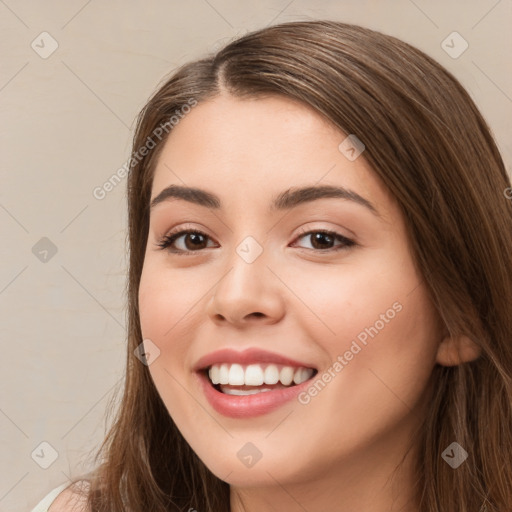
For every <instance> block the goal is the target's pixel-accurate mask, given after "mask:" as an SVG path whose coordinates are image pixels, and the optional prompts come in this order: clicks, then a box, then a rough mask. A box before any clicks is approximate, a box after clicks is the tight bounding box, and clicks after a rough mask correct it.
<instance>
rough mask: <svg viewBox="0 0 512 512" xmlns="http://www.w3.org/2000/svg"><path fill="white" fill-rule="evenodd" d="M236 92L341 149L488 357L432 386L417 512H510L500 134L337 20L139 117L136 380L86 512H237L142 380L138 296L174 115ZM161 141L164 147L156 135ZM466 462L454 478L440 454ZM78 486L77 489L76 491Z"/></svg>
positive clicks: (220, 58)
mask: <svg viewBox="0 0 512 512" xmlns="http://www.w3.org/2000/svg"><path fill="white" fill-rule="evenodd" d="M220 92H227V93H229V94H231V95H233V96H236V97H239V98H244V97H255V96H261V95H283V96H285V97H288V98H292V99H295V100H298V101H300V102H302V103H303V104H306V105H309V106H310V107H312V108H313V109H315V110H316V111H317V112H318V113H319V114H320V115H322V116H324V117H325V118H326V119H327V120H328V121H330V122H331V123H333V124H334V125H335V126H337V127H338V128H339V129H341V130H342V131H343V132H344V133H346V134H356V135H357V137H358V138H359V139H360V140H361V141H362V142H363V143H364V145H365V147H366V149H365V152H364V155H363V156H364V158H365V159H366V160H367V161H368V163H369V164H370V165H371V167H372V168H373V170H374V172H375V173H376V175H377V176H378V177H379V178H380V179H381V180H382V181H383V182H384V184H385V185H386V186H387V187H388V189H389V190H390V191H391V193H392V194H393V195H394V197H395V198H396V200H397V201H398V204H399V206H400V208H401V211H402V214H403V216H404V218H405V221H406V227H407V236H408V237H409V239H410V243H411V247H412V249H413V255H414V258H415V261H416V263H417V265H418V268H419V269H420V271H421V273H422V276H423V278H424V282H425V286H426V287H427V290H428V292H429V294H430V297H431V300H432V301H433V303H434V305H435V307H436V308H437V310H438V312H439V315H440V318H441V319H442V320H443V322H444V324H445V326H446V329H447V331H448V332H449V333H450V334H451V335H453V336H459V335H465V336H467V337H469V338H470V339H471V340H472V341H474V342H475V343H476V344H477V345H478V346H479V347H481V356H480V357H479V358H478V359H477V360H475V361H473V362H470V363H464V364H460V365H458V366H452V367H444V366H440V365H437V366H436V367H435V368H434V371H433V374H432V380H431V382H432V384H433V389H434V390H435V391H434V393H433V399H432V402H431V403H430V404H429V409H428V413H427V417H426V421H425V423H424V426H423V430H422V432H421V436H420V438H419V439H418V441H420V445H421V448H420V458H419V460H418V465H417V479H418V482H419V498H418V499H419V501H420V504H421V505H420V507H421V511H422V512H441V511H442V512H446V511H450V512H456V511H460V512H462V511H463V512H483V511H484V510H485V511H486V512H493V511H499V512H505V511H509V510H512V464H511V461H512V391H511V390H512V383H511V378H512V286H511V279H512V277H511V276H512V201H511V200H510V199H507V197H506V196H507V194H506V190H507V189H508V187H510V186H511V185H510V179H509V177H508V176H507V172H506V170H505V166H504V163H503V161H502V158H501V156H500V153H499V151H498V149H497V147H496V144H495V142H494V140H493V137H492V135H491V132H490V129H489V127H488V126H487V124H486V122H485V121H484V119H483V117H482V115H481V114H480V113H479V111H478V109H477V107H476V106H475V104H474V102H473V101H472V100H471V98H470V96H469V95H468V93H467V92H466V91H465V90H464V88H463V87H462V86H461V85H460V83H459V82H458V81H457V79H456V78H454V76H453V75H452V74H450V73H449V72H448V71H446V70H445V69H444V68H442V67H441V66H440V65H439V64H438V63H436V62H435V61H434V60H433V59H431V58H430V57H428V56H427V55H425V54H424V53H422V52H421V51H419V50H417V49H415V48H414V47H412V46H410V45H408V44H406V43H404V42H402V41H400V40H398V39H396V38H394V37H391V36H388V35H384V34H381V33H379V32H376V31H374V30H370V29H367V28H363V27H359V26H355V25H349V24H345V23H339V22H335V21H311V22H309V21H308V22H292V23H284V24H280V25H275V26H271V27H269V28H265V29H262V30H259V31H255V32H252V33H249V34H246V35H245V36H244V37H242V38H240V39H238V40H235V41H233V42H231V43H230V44H228V45H227V46H226V47H224V48H223V49H221V50H220V51H219V52H217V53H216V54H214V55H209V56H208V57H206V58H202V59H200V60H197V61H195V62H191V63H188V64H186V65H184V66H182V67H180V68H179V69H178V70H177V71H175V72H174V73H173V74H172V76H171V77H170V78H169V79H168V80H167V81H166V82H165V83H164V84H163V85H162V86H161V87H160V88H159V89H158V91H157V92H156V93H155V94H154V95H153V96H152V97H151V99H150V100H149V101H148V103H147V104H146V106H145V107H144V108H143V110H142V112H141V113H140V115H139V118H138V122H137V128H136V132H135V135H134V140H133V151H134V153H132V154H135V152H137V151H138V150H139V148H141V147H143V146H144V145H147V141H148V137H153V139H154V140H155V141H156V145H155V147H153V148H152V149H151V150H150V151H149V152H148V153H147V154H146V155H145V156H144V157H142V158H140V154H138V155H137V159H132V164H133V165H132V166H131V170H130V172H129V176H128V212H129V254H130V263H129V264H130V267H129V281H128V301H129V303H128V325H129V330H128V340H127V359H126V379H125V383H124V392H123V396H122V400H121V401H120V404H119V406H118V409H117V413H116V416H115V421H114V422H113V424H112V426H111V428H110V430H109V432H108V435H107V436H106V438H105V440H104V442H103V444H102V446H101V448H100V450H99V451H98V453H97V456H96V459H95V460H96V461H97V462H98V461H100V460H101V464H100V465H99V466H98V468H97V469H96V470H95V471H94V472H93V473H91V474H90V475H89V476H90V481H91V492H90V493H89V498H88V499H89V505H90V507H91V510H92V511H94V512H96V511H108V512H121V511H126V510H133V511H135V512H138V511H141V510H151V511H152V512H160V511H162V512H163V511H178V510H189V508H195V509H196V510H198V511H201V512H207V511H208V512H228V511H229V509H230V505H229V486H228V484H227V483H225V482H223V481H221V480H220V479H218V478H217V477H215V476H214V475H213V474H212V473H211V472H210V471H209V470H208V469H207V468H206V467H205V465H204V464H203V463H202V462H201V460H200V459H199V458H198V457H197V455H196V454H195V453H194V452H193V451H192V449H191V448H190V446H189V445H188V444H187V442H186V441H185V440H184V439H183V437H182V436H181V434H180V432H179V431H178V429H177V427H176V426H175V424H174V422H173V420H172V418H171V417H170V416H169V414H168V412H167V409H166V408H165V406H164V404H163V402H162V400H161V398H160V396H159V394H158V391H157V389H156V388H155V386H154V384H153V381H152V379H151V378H150V375H149V372H148V368H147V366H145V365H144V364H141V363H140V361H139V360H138V359H137V358H136V357H135V356H134V350H135V349H136V348H137V346H138V345H139V344H140V343H141V342H142V335H141V329H140V323H139V310H138V288H139V281H140V277H141V272H142V267H143V263H144V253H145V246H146V242H147V235H148V226H149V208H148V207H149V200H150V194H151V184H152V176H153V172H154V169H155V163H156V161H157V159H158V155H159V154H160V151H161V149H162V147H163V145H164V142H165V140H166V137H167V136H168V133H172V127H171V128H170V129H168V128H169V127H170V125H169V119H170V118H171V116H175V115H176V113H177V112H178V118H180V116H183V115H186V113H184V112H186V109H184V105H187V104H189V105H190V101H191V100H192V101H196V102H197V103H201V102H202V101H204V100H206V99H208V98H212V97H214V96H216V95H218V94H219V93H220ZM162 126H164V127H166V128H167V129H165V130H164V132H165V133H164V136H161V138H160V139H158V138H157V137H154V135H155V133H158V132H155V130H158V128H159V127H162ZM454 441H456V442H457V443H459V444H460V445H461V446H462V447H463V448H464V449H465V450H466V451H467V452H468V454H469V457H468V459H467V460H466V462H465V463H463V464H462V465H461V466H460V467H458V468H457V469H456V470H455V469H452V468H451V467H450V466H449V465H448V464H447V463H446V462H445V461H444V460H442V457H441V454H442V452H443V451H444V450H445V449H446V448H447V447H448V446H449V445H450V444H451V443H452V442H454ZM77 480H78V479H77Z"/></svg>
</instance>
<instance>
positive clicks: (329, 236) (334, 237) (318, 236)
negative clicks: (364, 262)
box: [298, 230, 355, 251]
mask: <svg viewBox="0 0 512 512" xmlns="http://www.w3.org/2000/svg"><path fill="white" fill-rule="evenodd" d="M301 238H305V239H306V238H309V239H310V246H311V247H305V249H312V250H317V251H330V250H333V251H336V250H340V249H345V248H347V247H350V246H353V245H355V242H354V241H353V240H350V239H349V238H346V237H344V236H343V235H340V234H339V233H336V232H335V231H325V230H318V231H308V232H306V233H302V234H301V235H300V236H299V237H298V239H301ZM336 241H339V242H340V243H339V244H338V245H337V246H335V245H333V244H335V242H336Z"/></svg>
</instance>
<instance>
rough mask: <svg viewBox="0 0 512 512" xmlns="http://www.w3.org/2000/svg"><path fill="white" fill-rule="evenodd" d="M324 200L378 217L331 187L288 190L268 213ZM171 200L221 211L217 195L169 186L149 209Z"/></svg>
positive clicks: (353, 195)
mask: <svg viewBox="0 0 512 512" xmlns="http://www.w3.org/2000/svg"><path fill="white" fill-rule="evenodd" d="M325 198H337V199H344V200H347V201H353V202H355V203H357V204H359V205H361V206H364V207H365V208H367V209H368V210H370V211H371V212H372V213H373V214H374V215H376V216H378V217H380V214H379V212H378V210H377V209H376V208H375V206H374V205H373V204H372V203H371V202H370V201H368V199H365V198H364V197H362V196H360V195H359V194H357V193H356V192H354V191H353V190H349V189H347V188H344V187H335V186H332V185H321V186H306V187H294V188H289V189H288V190H285V191H284V192H281V193H280V194H278V195H277V196H275V197H274V198H273V200H272V202H271V204H270V211H282V210H290V209H292V208H295V207H297V206H299V205H302V204H305V203H309V202H312V201H316V200H318V199H325ZM173 199H182V200H184V201H188V202H189V203H193V204H197V205H199V206H204V207H206V208H209V209H212V210H220V209H221V200H220V198H219V197H218V196H217V195H215V194H213V193H211V192H207V191H206V190H202V189H200V188H196V187H186V186H182V185H169V186H168V187H166V188H164V189H163V190H162V191H161V192H160V193H159V194H158V195H157V196H156V197H155V198H154V199H153V200H152V201H151V206H150V208H151V209H152V208H154V207H155V206H156V205H157V204H160V203H162V202H164V201H170V200H173Z"/></svg>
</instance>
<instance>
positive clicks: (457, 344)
mask: <svg viewBox="0 0 512 512" xmlns="http://www.w3.org/2000/svg"><path fill="white" fill-rule="evenodd" d="M481 352H482V350H481V348H480V347H479V346H478V345H477V344H476V343H475V342H473V341H471V340H470V339H469V338H468V337H467V336H459V337H452V336H450V335H446V336H445V337H444V338H443V340H442V341H441V343H440V344H439V347H438V348H437V356H436V362H437V363H438V364H440V365H442V366H457V365H459V364H461V363H467V362H469V361H474V360H475V359H478V358H479V357H480V355H481Z"/></svg>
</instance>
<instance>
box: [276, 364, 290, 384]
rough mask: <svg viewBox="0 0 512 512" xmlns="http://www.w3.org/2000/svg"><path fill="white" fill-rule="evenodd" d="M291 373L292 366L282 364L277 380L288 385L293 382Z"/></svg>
mask: <svg viewBox="0 0 512 512" xmlns="http://www.w3.org/2000/svg"><path fill="white" fill-rule="evenodd" d="M293 374H294V370H293V368H291V367H290V366H283V367H282V368H281V372H280V373H279V380H280V381H281V384H284V385H285V386H289V385H290V384H291V383H292V382H293Z"/></svg>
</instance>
